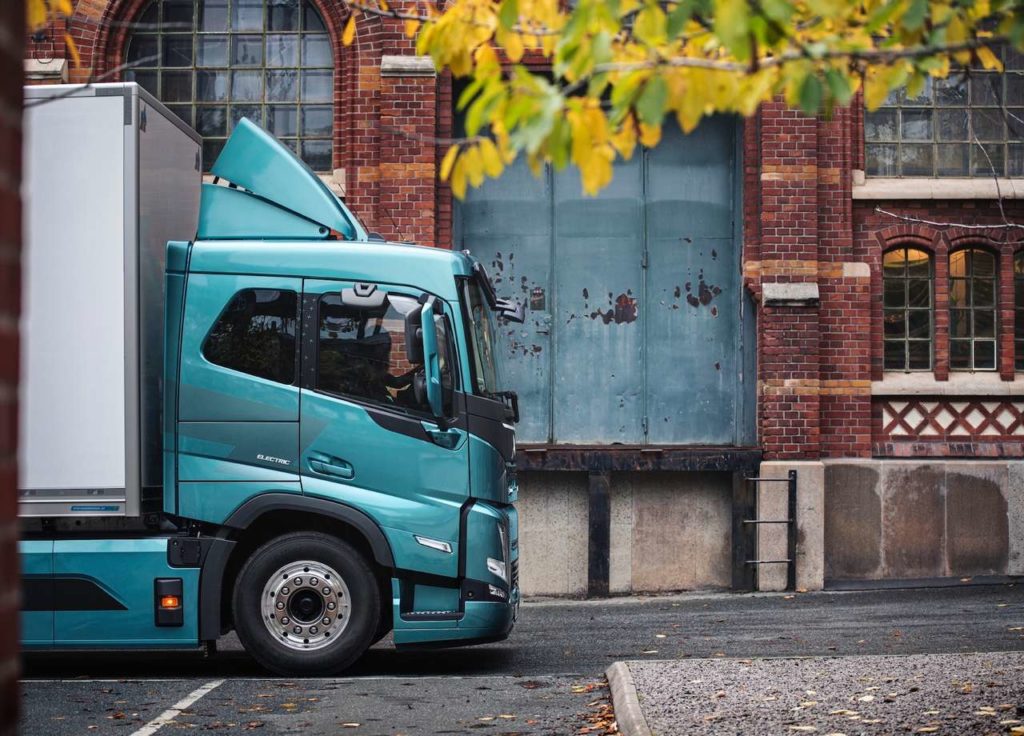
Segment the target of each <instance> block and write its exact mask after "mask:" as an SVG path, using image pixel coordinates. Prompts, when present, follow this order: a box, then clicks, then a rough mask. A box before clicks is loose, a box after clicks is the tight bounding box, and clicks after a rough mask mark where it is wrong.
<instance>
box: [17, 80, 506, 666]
mask: <svg viewBox="0 0 1024 736" xmlns="http://www.w3.org/2000/svg"><path fill="white" fill-rule="evenodd" d="M61 95H64V96H63V97H61ZM28 98H29V100H30V101H31V100H37V99H46V102H47V103H48V104H39V105H37V106H30V107H29V113H30V114H29V118H28V120H27V122H26V128H27V133H28V135H27V138H28V141H27V144H26V164H27V168H28V169H29V189H28V191H29V193H30V194H31V193H33V192H37V191H38V192H45V194H44V195H43V197H42V198H41V199H40V200H39V201H32V202H30V204H29V228H30V233H31V234H30V239H29V247H28V263H27V271H28V274H29V275H28V277H27V289H26V291H27V293H26V297H25V317H24V322H23V325H24V339H25V350H24V353H25V354H24V356H23V377H24V381H25V384H26V387H25V390H24V392H23V410H22V411H23V417H22V421H21V442H22V444H23V449H22V458H21V465H22V472H21V478H20V483H19V487H20V489H21V490H20V492H19V493H20V498H19V502H20V512H21V516H22V543H21V552H22V570H23V611H22V629H21V631H22V640H23V645H24V646H25V647H26V648H31V649H37V648H42V649H47V648H49V649H53V648H62V649H64V648H104V649H129V648H135V649H138V648H147V649H152V648H180V649H186V648H198V647H202V646H204V645H205V646H210V645H212V644H214V643H215V642H216V641H217V639H218V638H219V637H220V636H222V635H223V634H225V633H226V632H228V631H230V630H232V629H233V630H235V631H237V633H238V636H239V638H240V640H241V642H242V644H243V646H244V647H245V649H246V650H247V651H248V652H249V653H250V654H251V655H252V656H253V657H254V658H255V659H256V660H257V661H258V662H260V663H261V664H262V665H264V666H265V667H267V668H268V669H270V670H273V671H275V672H278V673H282V674H289V675H293V674H313V673H333V672H338V671H341V670H343V669H345V668H346V667H348V666H349V665H350V664H352V663H353V662H354V661H355V660H356V659H357V658H358V657H360V656H361V655H362V653H363V652H364V651H365V650H366V649H367V648H368V647H369V646H370V645H371V644H373V643H374V642H375V641H377V640H379V639H381V638H382V637H384V636H385V635H386V634H387V633H389V632H393V635H394V642H395V645H396V646H399V647H402V646H414V645H431V646H438V645H443V646H450V645H461V644H472V643H479V642H487V641H496V640H500V639H504V638H505V637H507V636H508V634H509V632H510V630H511V628H512V625H513V622H514V620H515V615H516V610H517V606H518V599H519V590H518V585H517V560H518V554H519V553H518V535H517V515H516V509H515V505H514V504H515V501H516V493H517V489H516V480H515V472H514V465H513V460H514V455H515V433H514V423H515V421H516V420H517V419H518V416H517V415H518V407H517V404H516V399H515V395H514V394H512V393H510V392H505V391H502V390H501V387H499V385H498V383H497V378H496V370H495V355H494V351H493V344H494V343H493V331H494V328H495V320H496V319H511V320H517V319H518V320H521V319H522V314H521V308H520V307H517V306H515V305H513V304H510V303H507V302H504V301H502V300H500V299H498V298H496V296H495V293H494V290H493V287H492V286H491V282H490V281H489V280H488V277H487V274H486V273H485V272H484V269H483V268H482V266H481V264H480V263H479V262H477V261H476V260H474V259H473V258H472V256H471V255H469V254H468V253H458V252H452V251H448V250H444V249H439V248H427V247H419V246H411V245H401V244H391V243H385V242H384V241H382V240H380V239H377V238H374V237H373V236H371V235H369V234H367V232H366V231H365V230H364V228H363V226H362V225H361V224H360V223H359V221H358V220H357V219H356V218H355V217H354V216H353V215H352V214H351V213H350V212H349V210H348V209H347V208H346V207H345V206H344V204H343V203H342V202H341V201H340V200H339V198H338V197H337V196H335V195H334V193H333V192H332V191H331V190H330V189H329V188H328V187H327V186H325V184H323V183H322V181H321V180H320V179H319V178H318V177H317V176H316V175H315V174H313V173H312V172H311V171H310V170H309V169H308V168H307V167H306V166H305V164H303V163H302V162H301V161H299V160H298V159H297V158H296V157H295V156H294V155H293V154H292V153H291V151H290V150H288V148H286V147H285V146H284V145H282V144H281V143H280V142H278V141H277V140H275V139H274V138H273V137H272V136H270V135H269V134H268V133H266V132H265V131H263V130H262V129H261V128H259V127H258V126H256V125H254V124H252V123H250V122H249V121H247V120H243V121H241V122H240V123H238V124H237V125H236V126H235V128H234V131H233V134H232V135H231V137H230V138H229V139H228V141H227V143H226V145H225V146H224V148H223V151H222V152H221V153H220V155H219V157H218V158H217V161H216V163H215V164H214V165H213V167H212V175H213V180H212V181H207V182H206V183H201V170H202V167H201V166H200V165H199V161H200V158H199V150H200V149H199V146H200V145H201V143H200V141H199V139H198V137H197V136H196V135H195V133H194V132H193V131H191V130H190V129H188V128H187V127H186V126H184V125H183V124H181V123H180V122H179V121H177V119H176V118H175V116H174V115H173V114H172V113H170V112H168V111H167V110H166V109H165V108H163V107H162V106H161V105H160V103H159V102H157V101H156V100H155V99H153V98H151V97H149V96H148V95H147V94H146V93H145V92H144V91H143V90H141V89H139V88H138V87H137V86H135V85H133V84H118V85H96V86H94V87H89V88H81V89H79V90H71V89H69V88H63V89H62V88H59V87H51V88H44V89H32V88H30V89H29V90H28ZM47 98H48V99H47ZM30 105H31V102H30ZM61 126H70V130H69V132H70V131H74V132H75V134H74V135H61V134H60V130H61ZM85 135H89V136H92V137H90V138H89V139H83V136H85ZM106 138H109V141H107V140H106ZM97 151H99V152H100V153H99V154H97V153H96V152H97ZM90 157H91V158H90ZM80 159H84V160H81V161H80ZM76 161H79V163H77V164H76V163H75V162H76ZM57 162H59V167H57V169H56V172H57V173H51V168H50V167H51V166H56V164H57ZM69 162H70V163H69ZM76 166H81V168H82V169H83V170H82V171H80V172H79V171H75V170H74V169H75V167H76ZM69 167H70V169H72V170H71V172H70V174H69ZM112 172H113V173H112ZM58 173H59V175H58ZM85 179H88V180H90V181H94V185H93V187H92V189H93V190H95V192H96V195H95V198H94V201H91V200H90V197H92V196H93V195H91V194H90V193H89V191H88V190H89V189H90V188H89V187H87V188H86V192H85V193H83V189H82V188H81V184H82V181H83V180H85ZM105 179H109V181H105ZM69 180H70V181H69ZM62 182H64V183H62ZM43 187H45V188H43ZM111 187H113V188H114V191H113V194H111V193H110V191H109V190H110V188H111ZM65 195H66V196H65ZM190 212H191V215H190V214H189V213H190ZM182 213H185V214H184V216H182ZM183 220H184V221H185V222H184V223H183V222H182V221H183ZM189 221H190V222H191V225H190V229H189V230H182V228H183V227H186V226H189ZM111 222H113V223H115V226H114V227H115V231H114V232H107V233H104V232H102V230H103V228H108V227H111ZM84 223H91V224H90V225H86V229H85V230H84V231H83V230H81V229H80V228H82V227H83V224H84ZM97 229H98V230H100V231H101V232H99V233H98V234H97V233H96V232H95V230H97ZM175 232H177V235H175ZM193 233H195V238H194V239H193V240H185V239H184V238H188V237H189V236H191V235H192V234H193ZM176 238H177V239H176Z"/></svg>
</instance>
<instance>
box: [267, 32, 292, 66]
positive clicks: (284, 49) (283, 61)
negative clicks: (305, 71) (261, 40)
mask: <svg viewBox="0 0 1024 736" xmlns="http://www.w3.org/2000/svg"><path fill="white" fill-rule="evenodd" d="M298 65H299V37H298V36H285V35H271V36H267V66H298Z"/></svg>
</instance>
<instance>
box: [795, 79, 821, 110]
mask: <svg viewBox="0 0 1024 736" xmlns="http://www.w3.org/2000/svg"><path fill="white" fill-rule="evenodd" d="M821 95H822V89H821V80H820V79H818V77H817V75H815V74H808V75H807V76H806V77H804V81H803V84H801V85H800V109H801V110H803V111H804V112H805V113H807V114H808V115H817V114H818V110H819V109H820V108H821Z"/></svg>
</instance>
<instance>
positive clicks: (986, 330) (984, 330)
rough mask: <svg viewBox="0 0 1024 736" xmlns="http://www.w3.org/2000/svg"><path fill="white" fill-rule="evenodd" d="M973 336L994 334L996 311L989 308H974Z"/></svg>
mask: <svg viewBox="0 0 1024 736" xmlns="http://www.w3.org/2000/svg"><path fill="white" fill-rule="evenodd" d="M974 336H975V337H995V336H996V313H995V312H993V311H991V310H989V309H976V310H974Z"/></svg>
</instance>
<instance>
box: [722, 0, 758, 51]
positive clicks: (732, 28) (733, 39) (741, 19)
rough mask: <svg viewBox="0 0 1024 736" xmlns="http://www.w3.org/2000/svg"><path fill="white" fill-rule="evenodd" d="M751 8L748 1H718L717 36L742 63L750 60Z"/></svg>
mask: <svg viewBox="0 0 1024 736" xmlns="http://www.w3.org/2000/svg"><path fill="white" fill-rule="evenodd" d="M749 31H750V6H749V5H747V2H746V0H716V2H715V34H716V35H717V36H718V38H720V39H721V41H722V43H723V44H724V45H725V47H726V48H727V49H729V51H731V52H732V53H733V56H735V57H736V58H737V59H738V60H740V61H746V60H747V59H748V58H750V40H749V39H748V38H747V33H748V32H749Z"/></svg>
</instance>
